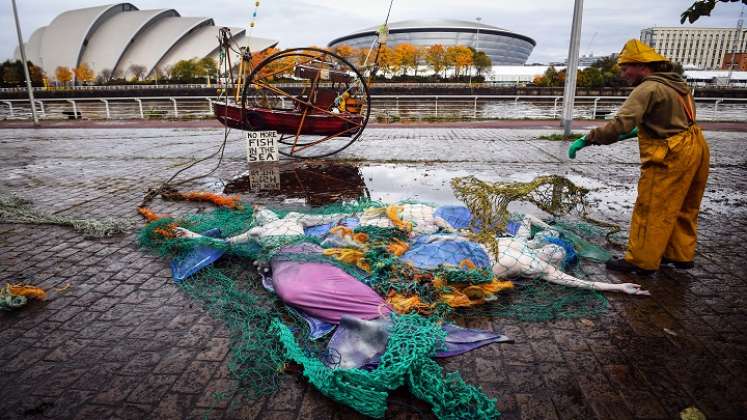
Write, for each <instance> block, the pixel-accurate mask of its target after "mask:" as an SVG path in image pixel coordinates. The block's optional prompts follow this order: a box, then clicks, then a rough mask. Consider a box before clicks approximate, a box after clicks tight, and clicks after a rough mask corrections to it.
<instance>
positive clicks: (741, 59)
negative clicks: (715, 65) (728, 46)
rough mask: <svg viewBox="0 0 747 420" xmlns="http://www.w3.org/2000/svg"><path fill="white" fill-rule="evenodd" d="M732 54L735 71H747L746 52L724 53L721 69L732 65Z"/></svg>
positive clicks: (726, 68)
mask: <svg viewBox="0 0 747 420" xmlns="http://www.w3.org/2000/svg"><path fill="white" fill-rule="evenodd" d="M732 56H734V69H733V70H737V71H747V53H743V52H742V53H736V54H732V53H729V54H726V55H725V56H724V62H723V63H721V69H722V70H729V69H730V68H731V65H732V62H731V60H732Z"/></svg>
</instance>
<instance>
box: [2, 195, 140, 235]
mask: <svg viewBox="0 0 747 420" xmlns="http://www.w3.org/2000/svg"><path fill="white" fill-rule="evenodd" d="M0 223H18V224H31V225H59V226H71V227H72V228H73V229H75V230H76V231H78V232H80V233H82V234H83V235H85V236H89V237H95V238H102V237H106V236H112V235H116V234H119V233H123V232H125V231H127V230H128V229H129V228H130V227H131V224H130V223H129V222H127V221H125V220H121V219H114V218H111V217H107V218H104V219H101V220H96V219H75V218H72V217H65V216H55V215H53V214H49V213H44V212H40V211H36V210H34V209H32V208H31V202H30V201H28V200H25V199H23V198H20V197H18V196H16V195H13V194H3V193H0Z"/></svg>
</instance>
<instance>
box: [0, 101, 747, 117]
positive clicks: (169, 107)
mask: <svg viewBox="0 0 747 420" xmlns="http://www.w3.org/2000/svg"><path fill="white" fill-rule="evenodd" d="M218 100H223V98H220V97H217V96H180V97H109V98H44V99H37V100H36V101H35V102H36V106H37V111H38V114H39V116H40V118H42V119H50V120H52V119H81V118H82V119H91V120H114V119H177V118H178V119H190V118H209V117H211V116H212V115H213V111H212V104H213V102H215V101H218ZM624 100H625V97H623V96H578V97H576V101H575V106H574V118H576V119H604V118H609V117H611V116H612V115H614V113H615V112H616V111H617V109H618V108H619V107H620V105H621V104H622V103H623V101H624ZM562 101H563V97H562V96H534V95H531V96H507V95H438V96H436V95H375V96H372V99H371V105H372V109H371V118H372V120H376V121H383V122H391V121H398V120H443V119H451V120H472V119H557V118H559V116H560V110H561V107H562ZM695 101H696V103H697V108H698V119H699V120H701V121H744V122H747V98H696V99H695ZM29 118H31V107H30V103H29V100H28V99H6V100H0V119H6V120H7V119H15V120H19V119H20V120H23V119H29Z"/></svg>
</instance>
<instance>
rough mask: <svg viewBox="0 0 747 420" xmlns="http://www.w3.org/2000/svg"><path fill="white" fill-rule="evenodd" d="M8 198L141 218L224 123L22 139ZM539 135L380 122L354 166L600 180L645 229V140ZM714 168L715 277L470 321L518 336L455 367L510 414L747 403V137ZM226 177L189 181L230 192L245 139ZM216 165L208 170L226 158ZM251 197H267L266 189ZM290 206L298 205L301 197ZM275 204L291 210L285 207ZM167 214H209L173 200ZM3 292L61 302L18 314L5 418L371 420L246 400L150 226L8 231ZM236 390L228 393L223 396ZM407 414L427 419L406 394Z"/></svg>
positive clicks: (392, 190)
mask: <svg viewBox="0 0 747 420" xmlns="http://www.w3.org/2000/svg"><path fill="white" fill-rule="evenodd" d="M0 132H1V133H2V139H0V171H1V173H2V174H3V176H2V178H1V179H0V191H2V192H14V193H17V194H19V195H21V196H22V197H24V198H27V199H30V200H33V203H34V206H35V208H37V209H40V210H44V211H49V212H54V213H55V214H56V215H62V216H75V217H81V218H82V217H86V218H103V217H107V216H112V217H117V218H124V219H127V220H129V221H131V222H132V223H133V224H134V225H135V226H141V225H142V220H141V219H140V217H139V216H138V215H137V213H136V212H135V209H136V206H137V205H138V204H139V202H140V200H141V199H142V197H143V194H144V192H145V190H146V189H147V188H148V187H152V186H156V185H157V184H158V183H159V182H161V181H163V180H164V179H165V178H166V177H167V176H169V175H171V174H172V173H173V172H174V171H175V170H177V169H178V168H181V167H183V165H184V164H185V163H187V162H189V161H190V160H191V159H193V158H194V157H200V156H204V155H206V154H207V153H208V152H209V151H212V150H215V148H216V147H217V145H218V144H219V143H220V141H221V139H222V133H223V131H222V130H220V129H214V128H194V127H192V128H188V129H187V128H182V129H180V128H160V129H152V128H151V129H148V128H142V129H132V128H130V129H128V128H112V129H101V128H90V129H40V130H28V129H4V130H2V131H0ZM551 132H552V130H548V129H540V128H534V129H531V130H522V129H489V128H407V127H400V128H396V129H385V128H373V129H369V130H368V131H367V133H366V136H365V138H364V139H363V140H362V141H360V142H358V143H356V144H355V145H354V146H353V147H351V148H350V149H348V150H346V151H344V153H342V154H341V155H338V156H336V157H335V159H337V160H340V159H345V161H346V162H348V163H349V164H352V165H355V166H357V167H359V169H360V171H361V174H362V179H363V180H364V181H365V184H366V188H367V189H368V191H369V193H370V195H371V197H372V198H374V199H387V200H391V199H402V198H415V199H419V200H425V201H432V202H438V203H444V202H453V201H454V198H453V196H452V195H451V193H450V191H449V190H450V188H449V184H448V179H449V178H450V177H452V176H461V175H466V174H473V175H476V176H477V177H479V178H484V179H488V180H497V179H517V180H527V179H531V177H533V176H534V175H537V174H548V173H549V174H559V175H566V176H569V177H570V178H571V179H573V180H574V181H577V182H579V183H581V184H582V185H585V186H589V187H591V188H594V192H593V193H592V194H591V197H592V198H593V200H594V203H595V206H596V208H595V210H594V215H595V216H596V217H599V218H604V219H606V220H611V221H614V222H617V223H621V224H623V226H625V225H626V224H627V219H628V218H629V217H630V211H631V208H632V200H633V198H634V196H635V182H636V180H637V175H638V165H637V152H636V144H635V142H634V141H631V142H628V143H623V144H618V145H615V146H612V147H609V148H601V147H598V148H587V149H584V150H582V151H581V152H580V153H579V158H578V159H577V160H576V161H573V162H570V161H568V160H567V159H566V158H565V157H564V156H565V146H566V145H564V144H563V143H560V142H551V141H542V140H536V138H537V137H538V135H540V134H549V133H551ZM707 138H708V139H709V141H710V144H711V146H712V155H713V157H712V173H711V178H710V181H709V186H708V191H707V193H706V196H705V199H704V204H703V212H702V217H701V224H700V242H699V252H698V255H697V257H696V264H697V268H696V269H694V270H691V271H680V270H674V269H662V270H660V272H659V273H658V274H657V275H655V276H654V277H651V278H642V279H639V278H635V277H630V278H628V277H625V276H615V275H608V274H607V273H606V272H605V271H604V269H603V267H601V266H600V265H595V264H589V265H588V267H585V269H586V271H587V272H588V273H589V274H590V276H591V278H592V279H594V280H598V281H613V282H620V281H623V280H625V281H630V282H640V283H642V284H643V285H644V286H645V287H646V288H647V289H649V290H651V292H652V294H653V296H652V297H650V298H645V297H631V296H620V295H612V294H609V295H608V298H609V301H610V310H609V311H608V312H607V313H605V314H604V315H603V316H601V317H600V318H593V319H578V320H561V321H554V322H541V323H530V322H518V321H514V320H510V319H492V320H490V319H483V320H470V321H469V322H468V325H469V326H472V327H481V328H492V329H495V330H496V331H501V332H503V333H505V334H507V335H509V336H511V337H512V338H513V339H514V340H515V343H514V344H501V345H497V344H494V345H490V346H486V347H483V348H481V349H478V350H475V351H473V352H470V353H468V354H465V355H462V356H458V357H454V358H451V359H448V360H446V361H445V362H443V363H442V365H443V366H444V367H445V370H446V371H454V370H458V371H460V372H461V373H462V375H463V377H464V378H465V380H466V381H467V382H469V383H473V384H476V385H479V386H480V387H482V389H483V391H484V392H486V393H487V394H488V395H489V396H491V397H493V398H496V399H497V400H498V407H499V409H500V411H501V412H503V417H504V418H507V419H514V418H522V419H529V418H550V419H553V418H557V419H568V418H583V419H592V418H599V419H626V418H646V419H664V418H675V417H679V412H680V411H681V410H683V409H685V408H687V407H691V406H693V407H697V408H698V409H699V410H701V411H702V412H703V413H705V414H706V416H707V417H708V418H709V419H718V418H734V419H737V418H745V413H746V412H747V379H746V374H747V333H746V332H745V331H747V314H746V313H745V296H747V277H746V276H745V275H744V253H745V246H744V242H743V241H744V239H743V238H746V237H747V210H745V203H746V201H747V200H746V199H747V194H746V192H747V176H746V175H747V162H746V161H745V154H744V144H745V134H743V133H738V132H708V133H707ZM229 140H230V141H229V143H228V148H227V152H226V156H225V159H224V161H223V163H222V165H221V166H220V167H219V168H218V170H217V171H216V172H215V173H213V174H212V175H211V176H210V177H208V178H206V179H203V180H200V181H198V182H195V183H193V184H192V185H187V186H185V187H184V189H201V190H212V191H220V190H221V189H222V186H223V181H224V180H227V179H231V178H233V177H235V176H236V175H238V174H240V173H242V172H244V171H246V170H247V165H246V163H245V162H244V161H243V152H242V147H243V143H242V141H241V136H240V134H239V133H232V135H231V136H230V138H229ZM214 163H215V162H214V161H209V162H205V163H203V164H200V165H198V166H197V167H196V169H195V170H194V171H193V172H191V173H193V174H197V173H201V172H205V171H207V170H208V169H211V168H212V167H213V166H214ZM247 198H248V199H252V197H251V196H248V197H247ZM286 198H287V197H286ZM255 199H256V200H257V201H269V202H275V203H279V202H281V201H282V198H281V199H278V198H277V197H271V196H270V197H267V196H263V197H256V198H255ZM153 209H154V210H156V211H157V212H158V213H170V214H185V213H188V212H195V211H207V210H209V209H210V207H209V206H205V205H201V204H189V203H175V202H165V201H160V200H157V201H156V202H155V203H154V204H153ZM0 238H1V239H0V284H4V283H5V282H6V281H10V282H18V281H24V282H28V283H31V284H35V285H39V286H41V287H43V288H45V289H47V290H49V291H50V296H49V299H48V300H47V301H45V302H36V303H33V304H30V305H29V306H27V307H25V308H23V309H22V310H19V311H16V312H13V313H2V314H0V390H2V391H1V394H0V395H2V398H0V418H2V419H6V418H8V419H15V418H38V419H42V418H54V419H67V418H71V419H106V418H137V419H142V418H178V419H183V418H204V417H205V416H207V417H208V418H216V419H218V418H225V419H251V418H263V419H265V418H267V419H269V418H283V419H285V418H320V419H327V418H330V419H337V418H345V419H355V418H361V416H360V415H359V414H356V413H355V412H353V411H352V410H350V409H347V408H345V407H343V406H340V405H338V404H335V403H333V402H331V401H330V400H329V399H327V398H326V397H324V396H322V395H321V394H319V393H318V392H317V391H316V390H314V389H313V387H311V386H310V385H308V383H307V382H306V381H305V380H303V378H301V376H300V375H298V374H288V375H285V376H284V380H283V383H282V384H281V390H280V391H279V392H278V393H277V394H276V395H273V396H272V397H267V398H263V399H260V400H257V401H247V400H245V399H244V398H243V397H241V396H240V395H239V394H238V393H236V383H235V382H234V380H233V379H232V378H231V377H230V375H229V373H228V369H227V365H228V355H227V354H228V350H229V337H228V333H227V330H226V329H225V328H224V327H223V326H222V325H221V323H220V322H219V321H217V320H215V319H213V318H211V317H210V316H209V315H207V314H206V312H205V311H203V310H202V309H201V308H200V307H199V305H198V304H196V303H195V302H191V301H190V300H189V299H188V298H187V297H186V296H185V295H184V294H183V293H182V292H181V291H180V290H179V289H178V287H176V286H175V285H174V284H173V283H172V280H171V278H170V271H169V269H168V265H167V262H166V261H164V260H161V259H159V258H157V257H154V256H152V255H149V254H147V253H145V252H143V251H141V250H139V249H138V247H137V244H136V230H135V228H133V229H132V230H130V231H129V232H128V233H127V234H126V235H123V236H117V237H113V238H107V239H86V238H84V237H83V236H81V235H80V234H78V233H76V232H75V231H73V230H71V229H69V228H66V227H57V226H32V225H11V224H0ZM215 392H223V393H224V395H225V396H226V397H227V398H225V399H223V400H221V401H217V400H215V399H214V398H213V397H212V396H213V394H214V393H215ZM387 415H388V416H389V417H393V418H400V419H405V418H428V417H429V416H431V414H430V412H429V410H428V408H427V406H426V405H425V404H423V403H422V402H419V401H417V400H415V399H413V398H412V397H411V396H410V395H409V394H408V393H407V392H406V391H398V392H396V393H395V394H393V395H392V396H391V397H390V411H389V412H388V413H387Z"/></svg>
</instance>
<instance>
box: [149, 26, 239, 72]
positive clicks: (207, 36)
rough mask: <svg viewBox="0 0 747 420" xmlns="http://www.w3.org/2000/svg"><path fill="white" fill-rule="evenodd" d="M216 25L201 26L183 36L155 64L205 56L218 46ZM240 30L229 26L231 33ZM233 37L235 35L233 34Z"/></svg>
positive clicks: (170, 63) (172, 63) (159, 64)
mask: <svg viewBox="0 0 747 420" xmlns="http://www.w3.org/2000/svg"><path fill="white" fill-rule="evenodd" d="M218 31H219V28H218V27H217V26H203V27H201V28H199V29H197V30H196V31H194V32H192V33H191V34H189V35H188V36H186V37H184V39H182V40H181V41H180V42H179V44H178V45H176V46H175V48H172V49H171V51H169V53H168V54H166V55H165V56H164V57H163V58H162V59H161V60H160V61H159V62H158V64H157V66H159V67H166V66H173V65H174V64H176V62H177V61H180V60H189V59H191V58H195V57H197V58H202V57H207V56H209V55H210V53H212V52H213V50H215V49H216V48H218ZM238 31H242V30H241V28H231V33H232V34H233V33H236V32H238ZM234 38H235V36H234Z"/></svg>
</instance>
